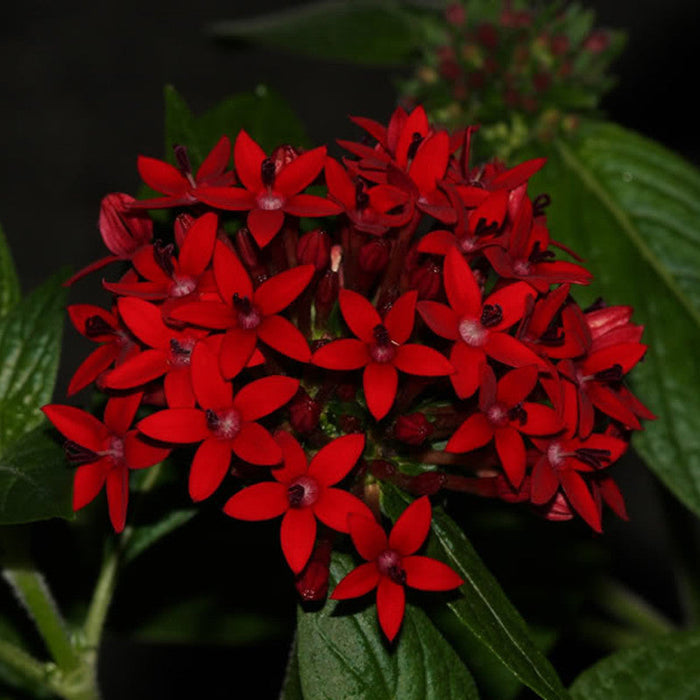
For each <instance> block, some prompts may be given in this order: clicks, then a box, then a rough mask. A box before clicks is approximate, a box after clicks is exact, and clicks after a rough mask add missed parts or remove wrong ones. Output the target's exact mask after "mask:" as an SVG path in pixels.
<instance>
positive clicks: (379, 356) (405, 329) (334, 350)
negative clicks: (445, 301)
mask: <svg viewBox="0 0 700 700" xmlns="http://www.w3.org/2000/svg"><path fill="white" fill-rule="evenodd" d="M417 297H418V293H417V292H415V291H412V292H407V293H406V294H404V295H403V296H401V297H399V298H398V299H397V300H396V302H395V303H394V305H393V306H392V307H391V309H390V310H389V312H388V313H387V315H386V317H385V318H384V320H382V319H381V318H380V316H379V314H378V313H377V310H376V309H375V308H374V307H373V306H372V304H370V303H369V301H367V299H365V297H363V296H361V295H360V294H357V293H356V292H351V291H349V290H347V289H343V290H341V292H340V295H339V301H340V310H341V312H342V314H343V318H344V319H345V322H346V323H347V324H348V326H349V327H350V330H351V331H352V332H353V333H354V334H355V335H356V336H357V338H358V340H356V339H354V338H346V339H344V340H336V341H334V342H332V343H328V345H324V346H323V347H321V348H320V349H319V350H317V351H316V352H315V353H314V355H313V357H312V358H311V361H312V362H313V364H315V365H318V366H319V367H324V368H325V369H337V370H350V369H359V368H360V367H364V368H365V370H364V373H363V385H364V390H365V399H366V400H367V408H368V409H369V411H370V413H371V414H372V415H373V416H374V417H375V418H376V419H377V420H381V419H382V418H384V416H386V414H387V413H389V410H390V409H391V406H392V404H393V403H394V399H395V398H396V389H397V386H398V374H397V372H396V370H397V369H400V370H401V371H402V372H407V373H408V374H417V375H419V376H423V377H439V376H443V375H446V374H450V372H452V371H453V368H452V366H451V365H450V363H449V362H448V361H447V360H446V359H445V357H444V356H443V355H441V354H440V353H439V352H438V351H437V350H434V349H433V348H429V347H426V346H425V345H417V344H414V343H409V344H406V341H407V340H408V339H409V337H410V335H411V333H412V332H413V323H414V320H415V309H416V299H417Z"/></svg>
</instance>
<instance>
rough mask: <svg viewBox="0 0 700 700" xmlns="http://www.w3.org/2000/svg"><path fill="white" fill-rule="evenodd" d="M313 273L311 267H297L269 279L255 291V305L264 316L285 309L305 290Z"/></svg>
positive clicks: (313, 269)
mask: <svg viewBox="0 0 700 700" xmlns="http://www.w3.org/2000/svg"><path fill="white" fill-rule="evenodd" d="M314 271H315V268H314V266H313V265H299V266H297V267H293V268H291V270H285V271H284V272H280V273H279V274H278V275H275V276H274V277H270V279H268V280H265V282H263V283H262V284H261V285H260V286H259V287H258V288H257V289H256V290H255V294H254V295H253V299H254V301H255V305H256V306H257V307H258V308H259V309H260V311H262V313H263V314H264V315H265V316H270V315H271V314H277V313H279V312H280V311H282V309H286V308H287V307H288V306H289V305H290V304H291V303H292V302H293V301H294V300H295V299H296V298H297V297H298V296H299V295H300V294H301V293H302V292H303V291H304V289H306V286H307V285H308V284H309V282H310V281H311V278H312V277H313V275H314Z"/></svg>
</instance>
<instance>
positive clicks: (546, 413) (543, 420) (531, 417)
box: [517, 401, 563, 435]
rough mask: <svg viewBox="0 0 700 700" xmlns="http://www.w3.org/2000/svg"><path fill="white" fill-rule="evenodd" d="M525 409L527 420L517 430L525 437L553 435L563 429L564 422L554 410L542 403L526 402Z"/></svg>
mask: <svg viewBox="0 0 700 700" xmlns="http://www.w3.org/2000/svg"><path fill="white" fill-rule="evenodd" d="M523 409H524V410H525V413H526V414H527V419H526V421H525V423H524V424H523V425H518V426H517V428H518V430H519V431H520V432H521V433H525V435H552V434H553V433H556V432H558V431H559V430H561V429H562V427H563V425H562V422H561V420H560V418H559V416H558V415H557V413H556V411H555V410H554V409H551V408H549V406H544V405H543V404H540V403H532V402H530V401H526V402H525V403H524V404H523Z"/></svg>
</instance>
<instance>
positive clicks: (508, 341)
mask: <svg viewBox="0 0 700 700" xmlns="http://www.w3.org/2000/svg"><path fill="white" fill-rule="evenodd" d="M484 350H485V351H486V354H487V355H488V356H489V357H492V358H493V359H494V360H498V362H502V363H503V364H504V365H508V366H509V367H524V366H525V365H537V366H538V367H542V368H544V369H548V367H547V364H546V363H545V362H544V360H543V359H542V358H541V357H539V356H538V355H536V354H535V353H534V352H533V351H532V350H530V348H528V347H527V346H525V345H523V344H522V343H521V342H520V341H519V340H516V339H515V338H513V337H512V336H510V335H508V334H506V333H489V336H488V338H487V339H486V343H485V345H484ZM452 364H454V360H453V361H452Z"/></svg>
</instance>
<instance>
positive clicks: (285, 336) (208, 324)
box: [172, 243, 314, 379]
mask: <svg viewBox="0 0 700 700" xmlns="http://www.w3.org/2000/svg"><path fill="white" fill-rule="evenodd" d="M313 275H314V266H313V265H299V266H298V267H293V268H291V269H290V270H285V271H284V272H281V273H280V274H279V275H275V276H274V277H270V279H268V280H265V282H263V283H262V284H261V285H260V286H259V287H258V288H257V289H256V290H255V291H253V283H252V282H251V280H250V277H249V276H248V273H247V272H246V270H245V268H244V267H243V265H242V264H241V261H240V260H239V259H238V256H237V255H236V254H235V253H234V252H233V251H232V250H231V249H230V248H229V247H228V246H226V245H224V244H223V243H217V245H216V249H215V252H214V277H215V279H216V284H217V286H218V288H219V295H220V296H221V298H222V299H223V303H221V302H218V301H202V302H193V303H191V304H183V305H182V306H181V307H179V308H177V309H175V310H174V311H173V312H172V318H174V319H177V320H179V321H185V322H187V323H191V324H193V325H197V326H203V327H205V328H215V329H221V330H224V329H228V330H227V331H226V335H225V336H224V340H223V343H222V345H221V370H222V372H223V373H224V376H225V377H227V378H229V379H230V378H232V377H235V376H236V375H237V374H238V373H239V372H240V371H241V370H242V369H243V368H244V367H245V366H246V363H248V362H249V360H250V359H251V357H252V355H253V352H254V351H255V348H256V346H257V340H258V338H260V340H262V341H263V342H264V343H266V344H267V345H269V346H270V347H271V348H274V349H275V350H277V351H278V352H281V353H282V354H283V355H286V356H287V357H291V358H292V359H294V360H298V361H299V362H308V361H309V358H310V357H311V351H310V350H309V346H308V344H307V342H306V339H305V338H304V336H303V335H302V334H301V332H300V331H299V329H298V328H297V327H296V326H294V325H293V324H292V323H291V321H288V320H287V319H286V318H284V317H283V316H280V315H279V312H280V311H282V310H283V309H285V308H286V307H287V306H289V305H290V304H291V303H292V302H293V301H294V300H295V299H296V298H297V297H298V296H299V295H300V294H301V293H302V291H304V289H305V288H306V285H307V284H308V283H309V281H310V280H311V278H312V277H313Z"/></svg>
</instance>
